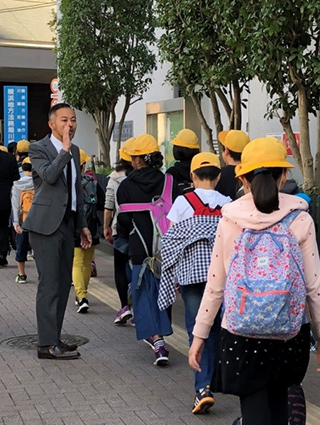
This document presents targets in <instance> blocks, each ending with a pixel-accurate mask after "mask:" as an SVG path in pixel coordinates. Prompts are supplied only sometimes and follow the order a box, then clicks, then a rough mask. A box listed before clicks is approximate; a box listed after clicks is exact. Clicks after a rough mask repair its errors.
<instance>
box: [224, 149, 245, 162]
mask: <svg viewBox="0 0 320 425" xmlns="http://www.w3.org/2000/svg"><path fill="white" fill-rule="evenodd" d="M222 149H223V152H224V151H225V150H226V147H225V146H222ZM227 149H228V151H229V153H230V156H231V158H232V159H233V160H234V161H237V162H240V161H241V154H242V152H234V151H232V150H231V149H229V148H227Z"/></svg>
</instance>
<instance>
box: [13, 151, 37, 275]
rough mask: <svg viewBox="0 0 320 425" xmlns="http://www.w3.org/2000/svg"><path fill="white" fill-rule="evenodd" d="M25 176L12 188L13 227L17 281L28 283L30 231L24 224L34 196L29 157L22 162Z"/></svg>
mask: <svg viewBox="0 0 320 425" xmlns="http://www.w3.org/2000/svg"><path fill="white" fill-rule="evenodd" d="M21 168H22V173H23V176H22V177H21V179H20V180H18V181H16V182H14V185H13V188H12V197H11V205H12V215H13V228H14V230H15V232H16V246H17V249H16V257H15V260H16V262H17V267H18V275H17V277H16V279H15V282H16V283H26V282H27V274H26V269H25V263H26V261H27V256H28V250H29V233H28V232H25V231H23V230H22V227H21V226H22V224H23V222H24V220H25V218H26V216H27V214H28V212H29V210H30V208H31V205H32V201H33V197H34V185H33V180H32V165H31V161H30V158H29V157H26V158H24V160H23V161H22V164H21Z"/></svg>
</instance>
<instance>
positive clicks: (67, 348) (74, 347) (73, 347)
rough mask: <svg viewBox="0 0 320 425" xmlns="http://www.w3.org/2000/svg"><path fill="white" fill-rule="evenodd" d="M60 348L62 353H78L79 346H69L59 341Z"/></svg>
mask: <svg viewBox="0 0 320 425" xmlns="http://www.w3.org/2000/svg"><path fill="white" fill-rule="evenodd" d="M58 347H59V348H61V350H62V351H77V349H78V346H77V344H67V343H66V342H63V341H61V339H60V341H59V344H58Z"/></svg>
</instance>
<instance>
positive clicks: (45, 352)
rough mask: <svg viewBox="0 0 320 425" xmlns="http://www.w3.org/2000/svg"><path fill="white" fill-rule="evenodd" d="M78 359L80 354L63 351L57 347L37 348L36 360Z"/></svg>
mask: <svg viewBox="0 0 320 425" xmlns="http://www.w3.org/2000/svg"><path fill="white" fill-rule="evenodd" d="M79 357H80V353H79V352H78V351H72V352H69V351H64V350H62V349H61V348H60V347H59V346H58V345H49V346H48V347H40V346H38V359H51V360H73V359H78V358H79Z"/></svg>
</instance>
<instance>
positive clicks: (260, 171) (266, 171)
mask: <svg viewBox="0 0 320 425" xmlns="http://www.w3.org/2000/svg"><path fill="white" fill-rule="evenodd" d="M258 174H272V170H271V169H270V168H266V167H261V168H257V169H256V170H254V171H253V175H254V176H256V175H258Z"/></svg>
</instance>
